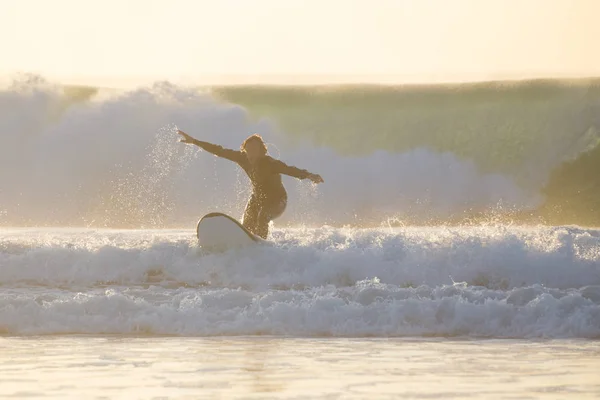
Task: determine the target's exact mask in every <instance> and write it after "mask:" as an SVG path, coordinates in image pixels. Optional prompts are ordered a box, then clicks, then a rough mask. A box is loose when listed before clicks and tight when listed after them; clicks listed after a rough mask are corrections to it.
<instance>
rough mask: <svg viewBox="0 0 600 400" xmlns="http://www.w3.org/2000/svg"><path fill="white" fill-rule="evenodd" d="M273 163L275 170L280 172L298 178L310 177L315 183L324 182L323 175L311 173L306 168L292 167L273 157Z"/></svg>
mask: <svg viewBox="0 0 600 400" xmlns="http://www.w3.org/2000/svg"><path fill="white" fill-rule="evenodd" d="M273 164H274V165H275V170H276V171H277V172H279V173H280V174H284V175H289V176H293V177H294V178H298V179H310V180H311V181H313V182H314V183H323V182H324V181H323V178H321V175H317V174H313V173H310V172H308V171H307V170H305V169H300V168H296V167H292V166H291V165H287V164H286V163H284V162H283V161H279V160H275V159H273Z"/></svg>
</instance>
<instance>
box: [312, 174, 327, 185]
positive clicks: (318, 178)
mask: <svg viewBox="0 0 600 400" xmlns="http://www.w3.org/2000/svg"><path fill="white" fill-rule="evenodd" d="M308 179H310V180H311V181H313V183H323V182H325V181H324V180H323V178H321V175H318V174H310V175H309V176H308Z"/></svg>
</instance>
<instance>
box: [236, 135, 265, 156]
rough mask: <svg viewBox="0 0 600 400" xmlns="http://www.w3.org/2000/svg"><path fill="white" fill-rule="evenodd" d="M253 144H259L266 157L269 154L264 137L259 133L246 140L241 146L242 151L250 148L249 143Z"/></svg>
mask: <svg viewBox="0 0 600 400" xmlns="http://www.w3.org/2000/svg"><path fill="white" fill-rule="evenodd" d="M251 142H256V143H259V144H260V148H261V150H262V153H263V154H264V155H266V154H267V145H266V144H265V141H264V140H263V138H262V136H260V135H259V134H258V133H255V134H254V135H252V136H248V137H247V138H246V140H244V143H242V145H241V146H240V149H241V150H242V151H246V146H248V143H251Z"/></svg>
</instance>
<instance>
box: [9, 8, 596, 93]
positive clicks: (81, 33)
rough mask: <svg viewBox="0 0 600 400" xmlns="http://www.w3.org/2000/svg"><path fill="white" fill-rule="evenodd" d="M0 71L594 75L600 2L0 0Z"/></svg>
mask: <svg viewBox="0 0 600 400" xmlns="http://www.w3.org/2000/svg"><path fill="white" fill-rule="evenodd" d="M0 10H1V11H0V52H1V53H0V54H1V56H0V73H1V74H3V75H6V74H7V73H14V72H17V71H20V72H34V73H41V74H43V75H44V76H46V77H48V78H51V79H57V80H61V81H66V82H78V83H92V84H127V83H139V82H142V81H146V80H157V79H161V80H162V79H169V80H172V81H176V82H182V81H189V82H194V83H201V82H203V81H205V82H206V81H209V80H212V81H213V82H214V81H242V80H244V79H245V80H250V81H285V80H303V81H311V80H312V81H315V80H320V81H322V80H338V81H339V80H355V81H356V80H362V81H372V82H390V81H400V82H415V81H419V82H427V81H456V80H481V79H502V78H522V77H535V76H544V77H547V76H581V75H585V76H590V75H599V76H600V51H599V49H600V45H599V44H598V38H600V22H599V19H598V18H599V16H600V0H411V1H408V0H210V1H209V0H0Z"/></svg>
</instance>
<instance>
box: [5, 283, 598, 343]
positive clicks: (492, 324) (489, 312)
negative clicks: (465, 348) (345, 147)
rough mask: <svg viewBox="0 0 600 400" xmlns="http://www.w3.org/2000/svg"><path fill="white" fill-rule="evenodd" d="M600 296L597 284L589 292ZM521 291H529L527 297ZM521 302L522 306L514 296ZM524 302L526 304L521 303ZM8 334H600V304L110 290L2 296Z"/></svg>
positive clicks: (536, 296) (316, 291)
mask: <svg viewBox="0 0 600 400" xmlns="http://www.w3.org/2000/svg"><path fill="white" fill-rule="evenodd" d="M592 289H593V291H594V293H596V295H598V293H600V286H595V287H590V288H587V290H588V291H592ZM522 292H527V294H526V295H525V296H521V293H522ZM517 297H521V300H519V301H515V298H517ZM525 297H526V300H522V299H523V298H525ZM0 321H1V322H0V331H2V332H5V333H9V334H18V335H33V334H36V335H37V334H64V333H89V334H175V335H194V336H196V335H197V336H212V335H257V334H266V335H293V336H353V337H361V336H423V335H427V336H446V337H451V336H469V337H512V338H532V337H581V338H598V337H600V303H598V302H597V301H596V302H594V301H593V300H592V299H591V298H590V297H585V296H584V295H583V294H582V291H580V290H569V291H560V290H554V291H553V290H549V289H545V288H543V287H541V286H539V285H536V286H532V287H528V288H518V289H513V290H510V291H508V292H504V291H494V290H489V289H484V288H469V287H463V286H460V285H459V286H456V285H454V286H441V287H436V288H432V287H429V286H421V287H418V288H398V287H397V286H391V285H384V284H381V283H379V282H377V281H376V280H371V281H363V282H359V283H358V284H357V285H356V286H354V287H350V288H337V289H336V288H335V287H331V286H324V287H319V288H312V289H309V290H304V291H295V290H286V291H277V290H267V291H263V292H258V293H256V292H249V291H244V290H231V289H217V290H212V289H183V288H182V289H177V290H168V289H163V288H160V287H150V288H148V289H132V288H112V289H108V290H105V291H102V290H95V291H88V292H85V293H77V294H74V293H72V292H65V291H58V290H55V291H52V292H51V293H49V292H40V293H35V292H33V291H32V292H29V293H27V294H26V295H25V294H23V293H11V292H7V291H3V292H2V293H0Z"/></svg>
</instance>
